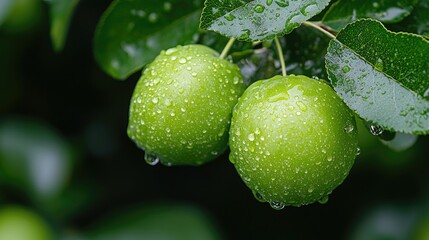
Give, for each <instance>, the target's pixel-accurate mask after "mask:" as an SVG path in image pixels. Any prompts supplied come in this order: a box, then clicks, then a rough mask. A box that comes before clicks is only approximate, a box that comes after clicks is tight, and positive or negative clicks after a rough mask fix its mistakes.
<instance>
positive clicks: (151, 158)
mask: <svg viewBox="0 0 429 240" xmlns="http://www.w3.org/2000/svg"><path fill="white" fill-rule="evenodd" d="M144 160H145V161H146V163H147V164H149V165H151V166H155V165H156V164H158V163H159V158H158V157H157V156H156V155H155V154H152V153H149V152H145V153H144Z"/></svg>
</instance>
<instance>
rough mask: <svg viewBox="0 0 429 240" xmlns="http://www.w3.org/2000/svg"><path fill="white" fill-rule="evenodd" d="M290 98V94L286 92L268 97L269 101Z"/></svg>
mask: <svg viewBox="0 0 429 240" xmlns="http://www.w3.org/2000/svg"><path fill="white" fill-rule="evenodd" d="M288 99H289V94H288V93H286V92H282V93H279V94H277V95H274V96H271V97H269V98H268V102H273V103H274V102H278V101H286V100H288Z"/></svg>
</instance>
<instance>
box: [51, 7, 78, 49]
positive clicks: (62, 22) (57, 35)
mask: <svg viewBox="0 0 429 240" xmlns="http://www.w3.org/2000/svg"><path fill="white" fill-rule="evenodd" d="M78 2H79V0H51V1H49V2H48V3H49V4H50V9H49V12H50V17H51V39H52V43H53V46H54V49H55V51H61V50H62V49H63V47H64V43H65V41H66V38H67V31H68V28H69V25H70V20H71V18H72V16H73V12H74V10H75V8H76V6H77V4H78Z"/></svg>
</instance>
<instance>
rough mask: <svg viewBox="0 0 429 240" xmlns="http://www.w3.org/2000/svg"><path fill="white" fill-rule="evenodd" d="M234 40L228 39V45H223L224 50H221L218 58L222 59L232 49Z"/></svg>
mask: <svg viewBox="0 0 429 240" xmlns="http://www.w3.org/2000/svg"><path fill="white" fill-rule="evenodd" d="M234 41H235V38H231V39H229V41H228V43H227V44H226V45H225V48H224V49H223V50H222V53H221V54H220V56H219V58H220V59H224V58H225V57H226V56H227V55H228V52H229V50H230V49H231V47H232V44H234Z"/></svg>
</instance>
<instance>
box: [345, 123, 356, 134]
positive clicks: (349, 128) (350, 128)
mask: <svg viewBox="0 0 429 240" xmlns="http://www.w3.org/2000/svg"><path fill="white" fill-rule="evenodd" d="M354 129H355V128H354V126H353V125H352V124H349V125H347V126H345V127H344V132H345V133H351V132H352V131H353V130H354Z"/></svg>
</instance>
